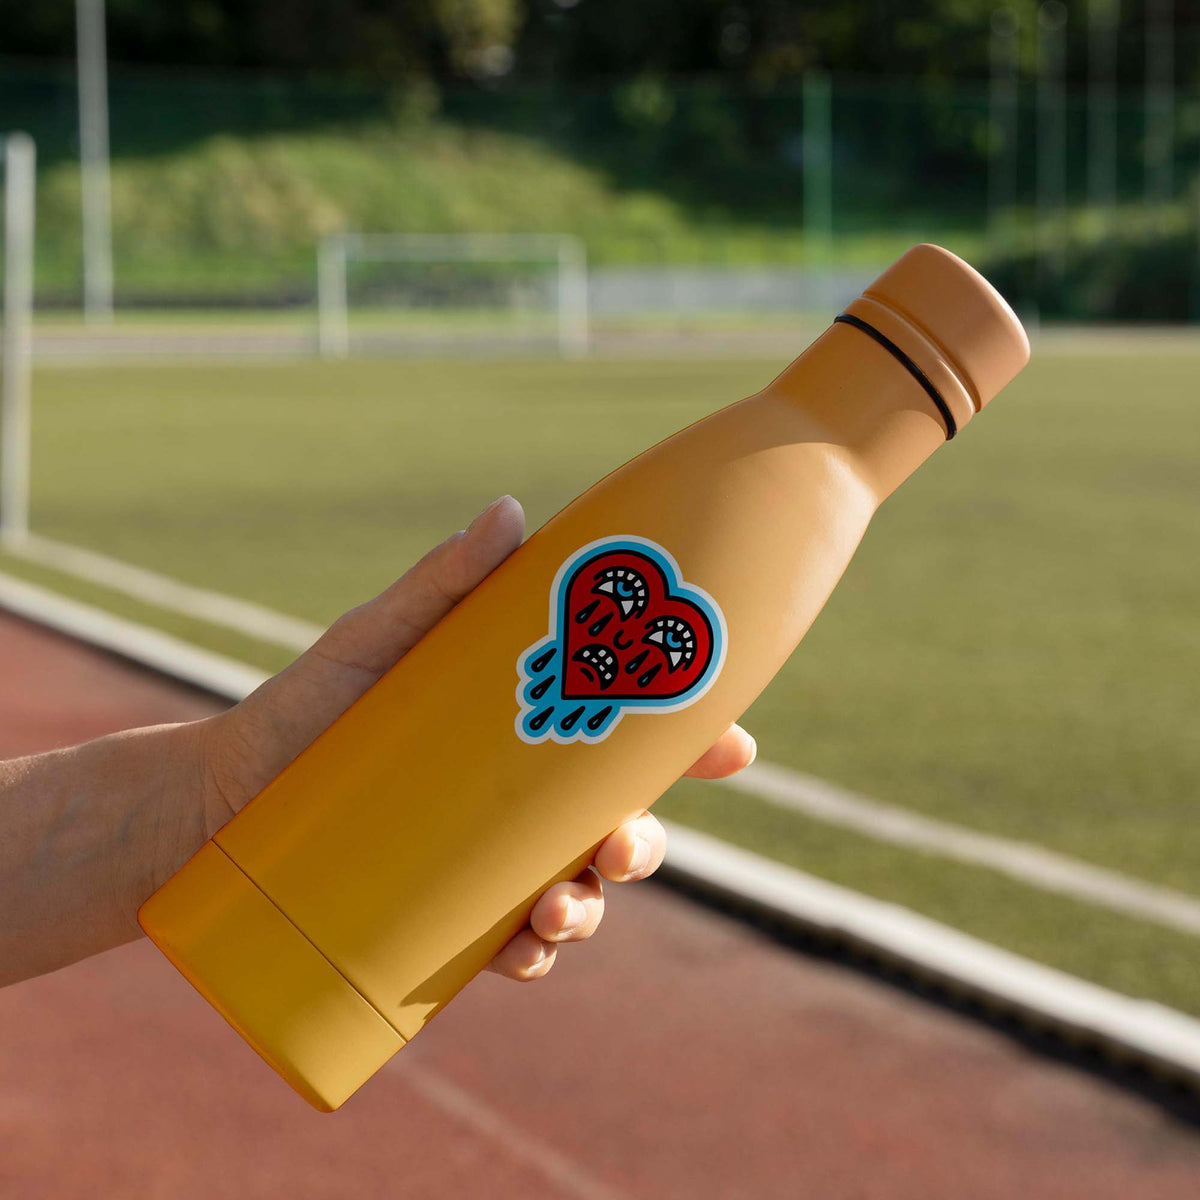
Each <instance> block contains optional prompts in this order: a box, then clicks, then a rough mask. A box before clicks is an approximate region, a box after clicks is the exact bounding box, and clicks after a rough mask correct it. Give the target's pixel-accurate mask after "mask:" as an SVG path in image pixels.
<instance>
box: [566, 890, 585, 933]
mask: <svg viewBox="0 0 1200 1200" xmlns="http://www.w3.org/2000/svg"><path fill="white" fill-rule="evenodd" d="M585 920H587V908H586V906H585V905H584V903H583V901H582V900H576V899H575V897H574V896H568V897H567V907H566V909H565V910H564V912H563V923H562V932H563V933H571V932H572V931H573V930H576V929H578V928H579V927H580V925H582V924H583V923H584V921H585Z"/></svg>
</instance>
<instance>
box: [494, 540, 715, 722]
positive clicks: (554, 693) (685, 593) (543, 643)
mask: <svg viewBox="0 0 1200 1200" xmlns="http://www.w3.org/2000/svg"><path fill="white" fill-rule="evenodd" d="M614 550H624V551H626V552H629V553H633V554H641V555H644V556H645V557H647V558H649V559H650V560H651V562H653V563H654V564H655V566H657V567H658V568H659V570H660V571H662V573H663V577H664V578H665V579H666V581H667V591H668V593H669V594H670V595H672V596H678V597H679V598H680V599H683V600H687V601H689V602H690V603H692V604H694V605H695V606H696V607H697V608H698V609H700V611H701V612H702V613H703V614H704V615H705V617H707V618H708V621H709V625H710V627H711V629H712V642H713V652H712V656H711V658H710V659H709V663H708V666H707V667H706V668H705V670H704V674H703V675H701V676H700V677H699V679H697V680H696V682H695V684H694V685H693V686H692V688H690V689H689V690H688V691H687V692H686V693H685V694H684V695H682V696H677V697H663V698H660V699H656V698H651V697H647V698H645V699H639V698H637V697H632V698H630V699H622V700H617V701H613V702H611V707H612V710H613V711H612V713H611V714H610V715H609V716H608V717H607V718H606V719H605V720H604V722H603V724H601V725H600V726H599V727H598V728H597V729H595V730H588V729H587V727H586V721H587V720H588V717H589V714H588V713H587V712H586V711H585V712H584V714H583V716H581V717H580V718H579V721H578V724H576V725H574V726H573V727H572V728H571V729H570V731H569V732H567V733H565V734H564V733H561V732H559V729H558V721H555V720H553V719H550V720H548V721H547V723H546V724H545V725H544V726H543V727H542V728H541V729H539V730H537V731H534V730H531V729H529V728H528V723H529V720H530V718H531V717H533V716H534V714H535V713H537V712H539V711H540V710H541V709H543V708H544V707H545V705H546V704H547V702H548V701H549V700H550V699H551V697H552V699H553V702H554V704H555V705H558V704H562V705H566V706H567V708H568V709H573V708H575V707H579V705H580V702H579V701H565V700H563V699H562V696H561V688H562V675H563V673H562V670H561V669H560V670H558V671H557V672H556V674H557V676H558V680H557V682H558V687H557V688H552V689H551V696H543V697H542V699H541V700H540V701H539V700H535V699H533V698H531V697H530V696H529V695H528V692H529V690H530V689H531V688H532V687H534V686H536V685H537V684H540V683H541V682H542V677H543V676H544V675H545V674H546V672H548V671H550V670H551V668H552V667H553V665H554V664H553V663H550V664H548V665H547V667H546V668H545V670H544V671H541V672H538V674H537V675H536V676H535V675H534V674H533V673H532V672H531V671H530V669H529V664H530V662H531V661H532V660H533V659H535V658H537V657H538V655H539V654H541V653H542V652H543V651H545V650H547V649H549V648H550V647H551V646H553V647H555V648H556V655H558V654H561V650H560V649H558V646H559V637H560V633H561V630H562V623H563V620H564V619H565V616H564V614H565V611H566V595H565V588H566V584H567V582H568V581H569V580H570V579H571V578H572V577H573V576H574V574H575V570H576V568H577V567H578V566H579V565H580V564H581V563H582V562H583V561H584V560H585V559H586V558H593V557H599V556H600V555H601V554H607V553H610V552H611V551H614ZM549 624H550V632H549V633H548V634H547V635H546V636H545V637H543V638H539V639H538V640H537V641H536V642H534V643H533V645H532V646H529V647H528V648H527V649H525V650H524V651H522V653H521V654H520V655H519V657H518V659H517V676H518V683H517V691H516V697H517V705H518V708H519V710H520V711H519V712H518V713H517V718H516V722H515V725H516V732H517V736H518V737H519V738H520V739H521V741H523V742H526V743H528V744H529V745H537V744H539V743H541V742H545V741H554V742H557V743H559V745H564V746H565V745H569V744H571V743H572V742H584V743H588V744H594V743H596V742H602V741H603V740H604V739H605V738H606V737H608V735H609V734H610V733H612V731H613V730H614V729H615V728H616V727H617V725H619V724H620V722H621V718H622V717H624V715H625V714H626V713H627V712H638V711H641V712H660V713H670V712H678V711H679V710H680V709H683V708H687V707H688V705H690V704H694V703H695V702H696V701H697V700H699V699H700V697H701V696H703V695H704V694H705V692H707V691H708V689H709V688H710V687H711V686H712V685H713V682H714V681H715V680H716V678H717V676H718V675H719V674H720V673H721V668H722V667H723V666H724V665H725V652H726V647H727V643H728V640H729V632H728V629H727V628H726V625H725V616H724V614H723V613H722V612H721V609H720V606H719V605H718V604H717V602H716V601H715V600H714V599H713V598H712V597H711V596H710V595H709V594H708V593H707V592H706V591H705V590H704V589H703V588H701V587H697V586H696V585H695V584H691V583H685V582H684V579H683V572H682V571H680V569H679V564H678V563H677V562H676V561H675V559H674V558H673V557H672V556H671V554H670V552H669V551H667V550H665V549H664V548H663V547H662V546H660V545H659V544H658V543H657V542H652V541H650V540H649V539H648V538H642V537H638V536H636V535H634V534H626V535H624V536H618V537H607V538H600V539H599V540H597V541H594V542H589V543H588V544H587V545H586V546H583V547H581V548H580V549H578V550H576V551H575V553H574V554H572V555H571V557H570V558H568V559H567V560H566V561H565V562H564V563H563V564H562V566H560V567H559V568H558V571H557V573H556V574H555V576H554V582H553V584H551V587H550V619H549ZM596 704H600V705H601V706H602V707H607V705H606V703H605V701H604V698H603V697H597V698H596V699H595V700H592V701H591V702H590V705H592V706H594V705H596ZM584 707H585V709H586V708H587V707H589V702H584ZM596 715H598V713H593V714H591V716H592V717H593V718H594V717H595V716H596Z"/></svg>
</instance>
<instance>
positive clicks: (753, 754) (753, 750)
mask: <svg viewBox="0 0 1200 1200" xmlns="http://www.w3.org/2000/svg"><path fill="white" fill-rule="evenodd" d="M746 736H747V737H748V738H749V739H750V762H748V763H747V764H746V766H749V765H750V763H752V762H753V761H754V760H755V759H756V758H757V757H758V742H757V740H756V739H755V738H754V736H753V734H749V733H748V734H746Z"/></svg>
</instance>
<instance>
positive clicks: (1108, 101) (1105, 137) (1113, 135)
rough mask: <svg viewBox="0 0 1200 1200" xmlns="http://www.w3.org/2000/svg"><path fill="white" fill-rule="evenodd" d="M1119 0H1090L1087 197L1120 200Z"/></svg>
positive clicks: (1106, 205)
mask: <svg viewBox="0 0 1200 1200" xmlns="http://www.w3.org/2000/svg"><path fill="white" fill-rule="evenodd" d="M1120 9H1121V4H1120V0H1088V122H1087V129H1088V162H1087V185H1088V201H1089V202H1090V203H1091V205H1092V206H1093V207H1094V208H1097V209H1100V210H1101V211H1104V212H1106V213H1109V214H1111V213H1112V210H1113V209H1114V208H1115V207H1116V203H1117V26H1118V24H1119V22H1120Z"/></svg>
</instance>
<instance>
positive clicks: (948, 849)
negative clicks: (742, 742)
mask: <svg viewBox="0 0 1200 1200" xmlns="http://www.w3.org/2000/svg"><path fill="white" fill-rule="evenodd" d="M724 783H725V785H726V786H727V787H730V788H732V789H734V790H735V791H738V792H743V793H745V794H746V795H748V796H755V797H757V798H758V799H760V800H766V801H767V802H768V803H770V804H774V805H776V806H778V807H780V808H788V809H791V810H793V811H794V812H799V813H803V814H804V815H805V816H806V817H812V818H814V819H816V820H818V821H824V822H825V823H826V824H828V825H837V826H840V827H841V828H843V829H852V830H854V831H855V832H856V833H861V834H865V835H866V836H867V837H870V838H874V839H875V840H876V841H878V842H890V843H891V844H892V845H895V846H908V847H910V848H911V849H914V850H921V851H924V852H925V853H927V854H936V855H939V856H940V857H942V858H951V859H954V860H955V861H957V862H964V863H970V864H972V865H973V866H980V867H987V868H988V869H989V870H992V871H997V872H999V873H1000V874H1001V875H1007V876H1009V877H1010V878H1012V879H1019V880H1020V881H1021V882H1022V883H1028V884H1032V885H1033V886H1034V887H1038V888H1041V889H1042V890H1043V891H1047V892H1057V893H1059V894H1060V895H1063V896H1072V897H1074V898H1075V899H1077V900H1085V901H1087V902H1088V903H1089V904H1095V905H1098V906H1100V907H1102V908H1108V909H1112V910H1113V911H1114V912H1119V913H1124V914H1126V915H1127V916H1131V917H1139V918H1140V919H1142V920H1144V921H1152V922H1154V924H1156V925H1165V926H1167V927H1168V928H1170V929H1178V930H1180V931H1181V932H1183V933H1190V934H1197V935H1200V900H1197V899H1195V898H1194V897H1192V896H1188V895H1186V894H1185V893H1183V892H1176V891H1173V890H1171V889H1170V888H1165V887H1158V886H1157V885H1155V884H1152V883H1143V882H1142V881H1141V880H1139V879H1132V878H1130V877H1129V876H1128V875H1122V874H1119V873H1118V872H1116V871H1109V870H1106V869H1105V868H1104V867H1094V866H1092V865H1091V864H1090V863H1086V862H1081V861H1080V860H1079V859H1075V858H1069V857H1068V856H1067V855H1065V854H1056V853H1055V852H1054V851H1053V850H1044V849H1042V847H1040V846H1035V845H1032V844H1030V843H1029V842H1019V841H1016V840H1014V839H1011V838H1004V837H997V836H995V835H994V834H990V833H978V832H976V831H975V830H973V829H966V828H964V827H963V826H961V825H952V824H951V823H950V822H949V821H939V820H937V819H936V818H934V817H924V816H920V815H919V814H917V813H914V812H910V811H909V810H907V809H903V808H897V807H895V806H894V805H891V804H882V803H880V802H879V801H878V800H870V799H868V798H867V797H866V796H859V795H856V794H855V793H854V792H850V791H847V790H845V789H844V788H840V787H837V786H835V785H834V784H832V783H826V782H825V781H824V780H823V779H815V778H814V777H813V776H811V775H803V774H801V773H800V772H799V771H793V770H791V769H789V768H787V767H780V766H776V765H775V764H774V763H766V762H764V763H756V764H755V765H754V766H753V767H750V768H748V769H747V770H745V771H742V772H741V773H740V774H738V775H735V776H733V777H732V778H731V779H727V780H725V781H724Z"/></svg>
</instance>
